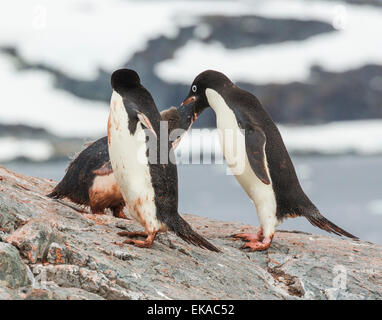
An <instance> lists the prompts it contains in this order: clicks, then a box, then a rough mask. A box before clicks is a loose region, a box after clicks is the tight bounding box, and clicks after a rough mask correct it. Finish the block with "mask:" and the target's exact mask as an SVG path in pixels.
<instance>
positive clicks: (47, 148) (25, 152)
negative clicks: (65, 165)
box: [0, 137, 54, 162]
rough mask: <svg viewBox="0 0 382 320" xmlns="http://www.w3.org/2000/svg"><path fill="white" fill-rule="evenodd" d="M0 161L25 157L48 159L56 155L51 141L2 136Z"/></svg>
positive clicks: (35, 159)
mask: <svg viewBox="0 0 382 320" xmlns="http://www.w3.org/2000/svg"><path fill="white" fill-rule="evenodd" d="M0 150H1V153H0V162H5V161H10V160H13V159H16V158H19V157H25V158H28V159H31V160H34V161H43V160H48V159H49V158H50V157H52V156H53V155H54V150H53V147H52V146H51V144H50V143H49V142H45V141H42V140H28V139H22V140H18V139H16V138H13V137H4V138H0Z"/></svg>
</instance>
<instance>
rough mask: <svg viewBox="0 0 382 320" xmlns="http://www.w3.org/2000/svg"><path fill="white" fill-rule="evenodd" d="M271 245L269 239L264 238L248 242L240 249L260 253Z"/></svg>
mask: <svg viewBox="0 0 382 320" xmlns="http://www.w3.org/2000/svg"><path fill="white" fill-rule="evenodd" d="M271 243H272V238H271V237H265V238H264V239H263V240H262V241H248V242H247V243H245V244H244V245H243V246H242V247H241V249H247V248H248V249H249V251H262V250H267V249H268V248H269V247H270V246H271Z"/></svg>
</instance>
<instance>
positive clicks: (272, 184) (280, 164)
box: [182, 70, 356, 251]
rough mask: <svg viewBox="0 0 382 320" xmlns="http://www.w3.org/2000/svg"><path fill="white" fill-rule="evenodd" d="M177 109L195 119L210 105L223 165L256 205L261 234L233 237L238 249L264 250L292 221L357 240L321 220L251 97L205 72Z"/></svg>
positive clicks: (277, 135) (269, 122) (268, 119)
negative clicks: (300, 218) (285, 222)
mask: <svg viewBox="0 0 382 320" xmlns="http://www.w3.org/2000/svg"><path fill="white" fill-rule="evenodd" d="M182 106H183V107H185V108H191V109H192V110H191V111H192V113H193V114H194V115H195V117H197V116H198V115H199V114H200V113H201V112H202V111H203V110H204V109H205V108H207V107H209V106H210V107H211V108H212V109H213V110H214V111H215V114H216V125H217V128H218V129H219V136H220V141H221V144H222V149H223V154H224V157H225V160H226V162H227V165H228V166H229V168H230V169H231V171H232V173H233V174H234V175H235V177H236V179H237V181H238V182H239V183H240V185H241V186H242V187H243V189H244V190H245V192H246V193H247V194H248V196H249V197H250V198H251V199H252V201H253V203H254V204H255V207H256V211H257V215H258V218H259V222H260V225H261V227H260V231H259V232H258V233H257V234H249V233H240V234H237V235H235V237H237V238H241V239H243V240H245V241H246V243H245V244H244V246H243V248H249V249H250V250H251V251H257V250H265V249H267V248H269V246H270V244H271V242H272V239H273V235H274V233H275V229H276V226H278V225H279V224H280V223H281V222H282V221H283V220H284V219H285V218H288V217H297V216H303V217H305V218H307V219H308V220H309V222H310V223H312V224H313V225H315V226H317V227H319V228H321V229H323V230H326V231H327V232H332V233H335V234H337V235H344V236H347V237H349V238H356V237H355V236H353V235H352V234H350V233H348V232H346V231H345V230H343V229H341V228H340V227H338V226H337V225H335V224H334V223H332V222H331V221H329V220H327V219H326V218H325V217H324V216H322V215H321V213H320V212H319V210H318V209H317V208H316V206H315V205H314V204H313V203H312V202H311V200H310V199H309V198H308V197H307V195H306V194H305V193H304V191H303V190H302V188H301V186H300V183H299V181H298V178H297V175H296V172H295V169H294V166H293V163H292V161H291V158H290V156H289V154H288V151H287V149H286V147H285V145H284V142H283V139H282V137H281V135H280V132H279V130H278V129H277V127H276V125H275V123H274V122H273V121H272V119H271V117H270V116H269V114H268V113H267V112H266V111H265V109H264V108H263V107H262V105H261V103H260V102H259V100H258V99H257V98H256V97H255V96H254V95H252V94H251V93H249V92H247V91H245V90H243V89H241V88H239V87H238V86H236V85H235V84H234V83H233V82H232V81H231V80H230V79H229V78H228V77H226V76H225V75H224V74H223V73H220V72H217V71H213V70H207V71H204V72H202V73H200V74H199V75H198V76H197V77H196V78H195V80H194V81H193V83H192V85H191V89H190V91H189V94H188V96H187V97H186V99H185V100H184V102H183V103H182ZM228 138H229V139H228ZM230 141H231V142H230ZM229 142H230V143H229Z"/></svg>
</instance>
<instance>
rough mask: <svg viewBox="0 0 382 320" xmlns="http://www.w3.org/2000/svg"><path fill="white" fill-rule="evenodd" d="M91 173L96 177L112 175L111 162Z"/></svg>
mask: <svg viewBox="0 0 382 320" xmlns="http://www.w3.org/2000/svg"><path fill="white" fill-rule="evenodd" d="M93 173H94V174H95V175H97V176H107V175H109V174H111V173H113V168H112V166H111V161H110V160H109V161H107V162H105V164H104V165H103V166H102V167H100V168H99V169H96V170H93Z"/></svg>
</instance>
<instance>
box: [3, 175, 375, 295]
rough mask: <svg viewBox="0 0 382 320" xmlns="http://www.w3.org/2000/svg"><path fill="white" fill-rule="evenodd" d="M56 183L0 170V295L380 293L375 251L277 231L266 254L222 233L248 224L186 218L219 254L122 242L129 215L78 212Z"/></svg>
mask: <svg viewBox="0 0 382 320" xmlns="http://www.w3.org/2000/svg"><path fill="white" fill-rule="evenodd" d="M54 184H55V182H54V181H50V180H46V179H38V178H32V177H27V176H23V175H20V174H17V173H14V172H11V171H9V170H7V169H5V168H2V167H0V230H1V231H0V298H1V299H381V298H382V247H381V246H378V245H375V244H371V243H366V242H362V241H359V242H354V241H349V240H344V239H339V238H333V237H323V236H316V235H310V234H305V233H298V232H281V231H280V232H278V233H277V234H276V236H275V239H274V242H273V245H272V247H271V248H270V249H269V250H268V251H267V252H255V253H250V252H246V251H243V250H240V249H239V247H240V245H241V243H240V241H233V240H232V239H230V237H229V235H231V234H233V233H236V232H240V231H244V230H249V231H256V230H255V229H256V228H254V227H252V226H249V225H242V224H240V223H227V222H221V221H216V220H211V219H207V218H202V217H197V216H194V215H185V218H186V219H187V220H188V221H189V222H190V223H191V225H192V226H193V227H194V228H195V229H197V230H198V231H199V232H200V233H201V234H203V235H204V236H206V237H207V238H209V239H210V240H211V241H212V242H213V243H214V244H215V245H216V246H218V247H219V248H221V250H222V252H221V253H212V252H209V251H206V250H203V249H200V248H196V247H194V246H191V245H188V244H186V243H185V242H183V241H182V240H181V239H179V238H177V237H176V236H174V235H173V234H171V233H167V234H162V235H160V236H159V237H158V240H157V241H156V242H155V244H154V246H153V248H152V249H140V248H135V247H133V246H129V245H122V244H121V242H122V240H123V239H121V238H120V237H119V236H118V235H117V234H116V233H117V232H118V231H121V230H130V231H131V230H137V229H140V227H139V226H138V225H137V224H136V223H135V222H133V221H132V220H121V219H117V218H114V217H112V216H110V215H104V216H94V215H91V214H88V213H87V212H86V211H84V212H81V211H82V210H79V209H78V208H76V207H72V205H71V204H70V203H69V202H64V201H63V202H57V201H53V200H51V199H48V198H46V197H45V196H44V195H45V194H46V193H47V192H48V191H49V190H50V189H51V188H52V186H53V185H54Z"/></svg>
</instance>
